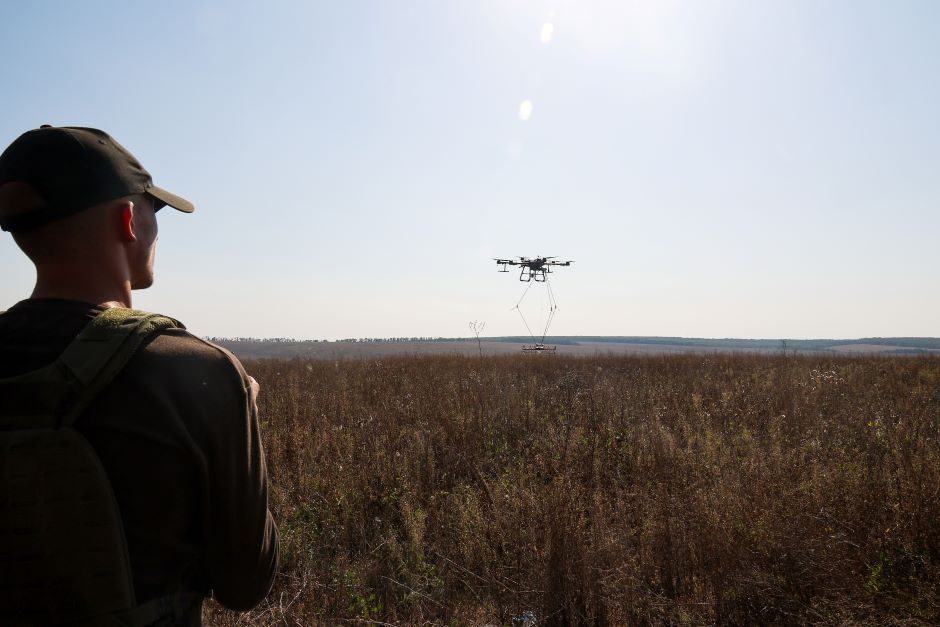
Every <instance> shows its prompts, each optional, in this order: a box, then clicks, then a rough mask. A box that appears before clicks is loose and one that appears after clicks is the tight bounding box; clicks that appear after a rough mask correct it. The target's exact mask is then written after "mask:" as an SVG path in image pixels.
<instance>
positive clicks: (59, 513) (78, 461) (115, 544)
mask: <svg viewBox="0 0 940 627" xmlns="http://www.w3.org/2000/svg"><path fill="white" fill-rule="evenodd" d="M172 328H183V325H182V324H180V323H179V322H177V321H176V320H173V319H172V318H167V317H166V316H161V315H157V314H151V313H146V312H142V311H136V310H133V309H107V310H105V311H104V312H103V313H101V314H99V315H98V317H96V318H95V319H94V320H93V321H91V322H89V323H88V325H87V326H86V327H85V328H84V329H83V330H82V332H81V333H80V334H79V335H78V336H77V337H76V338H75V340H73V341H72V343H71V344H69V346H68V348H66V349H65V352H63V353H62V354H61V355H60V356H59V357H58V358H57V359H56V360H55V361H54V362H52V363H51V364H49V365H48V366H46V367H44V368H40V369H38V370H34V371H32V372H27V373H25V374H22V375H19V376H16V377H10V378H7V379H0V625H16V626H19V625H23V626H26V625H29V626H30V627H33V626H41V625H68V626H70V627H79V626H81V627H85V626H86V625H87V626H92V625H94V626H99V625H100V626H108V625H114V626H126V627H131V626H133V627H138V626H143V625H151V624H155V623H156V624H176V623H175V620H178V619H180V618H181V612H182V608H185V607H189V608H192V605H193V604H194V603H198V600H199V597H198V595H195V594H189V593H182V592H181V593H180V594H176V595H173V596H171V597H166V598H160V599H155V600H152V601H149V602H147V603H144V604H143V605H138V604H137V600H136V598H135V596H134V581H133V577H132V573H131V568H130V560H129V557H128V553H127V540H126V538H125V535H124V527H123V524H122V521H121V514H120V512H119V510H118V505H117V501H116V500H115V498H114V492H113V491H112V488H111V482H110V481H109V480H108V476H107V474H106V473H105V470H104V467H103V466H102V464H101V460H100V459H99V458H98V455H97V454H96V453H95V451H94V450H93V449H92V447H91V445H90V444H89V443H88V441H87V440H86V439H85V438H84V437H83V436H82V435H81V434H80V433H79V432H78V431H76V430H75V429H74V428H73V426H72V425H73V424H74V422H75V420H76V419H77V418H78V417H79V416H80V415H81V414H82V413H83V412H84V411H85V410H86V409H87V407H88V406H89V404H90V403H91V402H92V401H93V400H94V399H95V397H97V396H98V394H99V393H100V392H101V391H102V390H104V389H105V388H106V387H107V385H108V384H109V383H111V381H112V380H113V379H114V377H115V376H116V375H117V374H118V373H119V372H120V371H121V369H122V368H123V367H124V366H125V365H126V364H127V362H128V361H129V360H130V358H131V356H132V355H133V354H134V351H136V350H137V348H139V347H140V345H141V344H142V343H143V342H144V341H145V340H146V339H147V338H148V337H150V336H151V335H153V334H155V333H158V332H159V331H161V330H163V329H172ZM174 615H175V616H176V619H174V618H173V617H174Z"/></svg>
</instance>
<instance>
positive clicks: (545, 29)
mask: <svg viewBox="0 0 940 627" xmlns="http://www.w3.org/2000/svg"><path fill="white" fill-rule="evenodd" d="M554 34H555V25H554V24H552V23H551V22H545V23H544V24H542V30H541V31H540V32H539V41H541V42H542V43H543V44H547V43H550V42H551V41H552V35H554Z"/></svg>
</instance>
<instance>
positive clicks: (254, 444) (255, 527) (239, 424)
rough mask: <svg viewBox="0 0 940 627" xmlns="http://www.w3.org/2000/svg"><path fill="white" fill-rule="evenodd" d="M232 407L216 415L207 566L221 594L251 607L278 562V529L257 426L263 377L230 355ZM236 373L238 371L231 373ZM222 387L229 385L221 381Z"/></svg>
mask: <svg viewBox="0 0 940 627" xmlns="http://www.w3.org/2000/svg"><path fill="white" fill-rule="evenodd" d="M228 356H229V359H230V360H231V362H230V363H231V364H232V365H234V366H235V368H234V371H235V372H232V369H231V368H229V374H228V379H229V385H231V386H232V387H231V388H230V390H231V394H226V395H225V396H226V397H228V398H229V399H231V401H230V402H231V407H229V408H225V409H223V410H222V414H223V415H217V416H215V420H213V424H214V425H215V426H214V428H213V429H212V434H211V437H210V447H209V449H210V450H209V451H208V456H207V458H206V463H207V465H208V468H207V469H206V470H207V474H208V477H207V478H208V486H207V489H208V495H207V496H208V498H207V503H206V505H207V510H206V511H205V512H204V520H205V521H206V523H205V525H206V526H205V530H204V532H205V535H206V539H207V555H206V557H207V566H208V575H209V579H210V585H211V586H212V588H213V593H214V596H215V598H216V600H217V601H218V602H219V603H221V604H222V605H224V606H225V607H227V608H229V609H233V610H247V609H251V608H252V607H254V606H255V605H257V604H258V603H259V602H261V600H262V599H264V597H265V596H266V595H267V594H268V592H269V591H270V590H271V586H272V584H273V582H274V575H275V573H276V571H277V562H278V533H277V527H276V526H275V524H274V518H273V517H272V515H271V512H270V511H269V510H268V487H267V470H266V468H265V461H264V451H263V450H262V447H261V438H260V432H259V427H258V404H257V394H258V383H257V382H256V381H255V380H254V379H253V378H252V377H249V376H248V375H247V374H246V373H245V371H244V369H243V368H242V367H241V364H240V363H239V362H238V360H237V359H236V358H235V357H234V356H232V355H231V354H229V355H228ZM232 375H236V376H232ZM220 387H227V385H225V386H220Z"/></svg>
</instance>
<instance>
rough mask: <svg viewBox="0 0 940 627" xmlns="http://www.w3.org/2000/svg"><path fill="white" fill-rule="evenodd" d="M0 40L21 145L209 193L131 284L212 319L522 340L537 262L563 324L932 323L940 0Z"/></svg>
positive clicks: (485, 8)
mask: <svg viewBox="0 0 940 627" xmlns="http://www.w3.org/2000/svg"><path fill="white" fill-rule="evenodd" d="M0 58H3V59H4V63H3V67H4V77H3V87H2V89H0V103H2V104H0V107H2V115H0V144H2V147H5V146H6V145H7V144H9V143H10V142H11V141H12V140H13V139H15V138H16V137H17V136H18V135H19V134H20V133H22V132H23V131H25V130H27V129H30V128H35V127H38V126H39V125H40V124H43V123H50V124H54V125H62V126H64V125H76V126H94V127H98V128H102V129H105V130H106V131H108V132H109V133H111V134H112V135H114V136H115V138H116V139H117V140H118V141H120V142H121V143H122V144H124V145H125V146H127V147H128V148H129V149H130V150H132V151H133V152H134V153H135V154H136V155H137V156H138V157H139V158H140V160H141V161H142V162H143V163H144V165H145V166H146V167H147V168H148V169H149V170H150V172H151V173H152V174H153V175H154V179H155V181H156V183H157V184H158V185H161V186H163V187H166V188H168V189H170V190H171V191H174V192H177V193H179V194H181V195H183V196H185V197H187V198H189V199H191V200H192V201H193V202H195V204H196V207H197V209H196V213H195V214H193V215H184V214H181V213H178V212H175V211H172V210H165V211H162V212H161V213H160V216H159V218H160V228H161V237H160V244H159V248H158V255H157V283H156V285H155V286H154V287H153V288H152V289H150V290H147V291H144V292H136V293H135V301H134V305H135V306H137V307H139V308H145V309H150V310H155V311H160V312H164V313H167V314H170V315H173V316H175V317H177V318H179V319H181V320H183V321H184V322H186V323H187V324H188V326H189V327H190V329H191V330H193V331H194V332H195V333H197V334H200V335H226V336H235V335H239V336H247V335H251V336H262V337H271V336H291V337H298V338H326V339H335V338H343V337H386V336H466V335H469V329H468V323H469V321H471V320H478V321H485V322H486V329H485V331H484V334H486V335H517V334H521V333H524V331H525V329H524V327H523V326H522V321H521V320H520V318H519V316H518V314H517V312H515V311H512V310H511V308H512V307H513V306H514V305H515V304H516V301H517V300H518V299H519V296H520V295H521V294H522V291H523V288H524V285H523V284H521V283H520V282H519V281H518V280H517V277H516V275H515V274H512V273H511V274H499V273H497V272H496V267H495V264H494V262H493V261H491V259H490V258H491V257H499V256H514V255H530V256H531V255H539V254H541V255H558V256H561V257H562V258H567V259H574V260H575V264H574V265H573V266H572V267H570V268H563V269H561V270H559V271H558V272H557V273H556V274H553V275H552V286H553V288H554V291H555V295H556V297H557V299H558V304H559V311H558V314H557V316H556V318H555V323H554V325H553V327H552V332H553V333H557V334H563V335H586V334H591V335H681V336H696V337H767V338H779V337H790V338H802V337H837V338H842V337H860V336H876V335H877V336H900V335H920V336H940V289H938V287H940V285H938V284H940V280H938V276H940V245H938V241H940V2H937V1H936V0H923V1H919V2H915V1H903V0H899V1H897V2H886V1H883V0H878V1H863V0H827V1H825V2H821V1H819V0H805V1H797V0H780V1H770V0H766V1H765V0H761V1H756V0H740V1H736V0H721V1H717V0H716V1H710V0H695V1H693V0H689V1H687V2H671V1H657V2H653V1H630V0H607V1H594V2H591V1H577V0H569V1H563V0H557V1H551V0H545V1H536V0H481V1H471V0H463V1H460V0H453V1H446V2H441V1H433V0H427V1H421V2H418V1H409V0H402V1H392V0H387V1H384V2H379V1H374V2H360V1H349V0H343V1H342V2H312V1H300V0H295V1H289V2H288V1H278V0H273V1H267V2H263V3H262V2H222V1H215V2H206V1H190V0H186V1H183V0H178V1H162V2H152V1H151V2H131V1H127V0H124V1H120V2H118V1H115V2H101V1H97V0H83V1H82V2H70V1H66V0H62V1H60V2H47V1H31V2H4V3H3V4H2V5H0ZM526 118H527V119H526ZM0 264H2V268H3V279H2V283H0V308H5V307H8V306H10V305H12V304H13V303H15V302H16V301H18V300H20V299H21V298H24V297H25V296H27V295H28V294H29V291H30V289H31V287H32V282H33V278H34V277H33V270H32V266H31V265H30V264H29V263H28V262H27V261H26V260H25V258H24V257H22V255H21V254H20V253H19V251H18V250H17V249H16V247H15V246H14V244H13V242H12V240H11V239H10V238H9V236H8V235H7V234H3V235H2V239H0ZM541 287H542V286H534V287H533V288H532V290H531V291H530V292H529V294H528V296H527V297H526V300H525V301H524V302H523V311H524V313H525V314H526V316H527V317H528V318H529V319H530V321H532V324H533V327H540V326H541V324H543V322H544V318H543V316H544V315H545V309H544V307H545V298H544V291H543V290H542V289H540V288H541Z"/></svg>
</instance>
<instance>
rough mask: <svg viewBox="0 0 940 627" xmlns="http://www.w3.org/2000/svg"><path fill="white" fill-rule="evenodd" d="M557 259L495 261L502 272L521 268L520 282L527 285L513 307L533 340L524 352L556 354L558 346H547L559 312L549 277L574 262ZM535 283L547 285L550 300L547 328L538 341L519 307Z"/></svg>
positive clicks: (547, 294)
mask: <svg viewBox="0 0 940 627" xmlns="http://www.w3.org/2000/svg"><path fill="white" fill-rule="evenodd" d="M556 259H557V257H532V258H529V257H517V258H515V259H494V261H495V262H496V265H497V266H500V269H499V271H500V272H509V266H519V268H520V272H519V280H520V281H522V282H524V283H526V284H527V285H526V288H525V290H524V291H523V292H522V296H521V297H520V298H519V301H518V302H517V303H516V306H515V307H513V309H515V310H516V311H518V312H519V317H520V318H522V323H523V324H524V325H525V328H526V331H528V332H529V336H530V337H531V338H532V346H527V345H525V344H524V345H523V346H522V350H523V351H524V352H544V351H550V352H554V351H555V350H556V349H557V347H556V346H545V336H546V335H548V329H549V327H550V326H551V324H552V319H553V318H554V317H555V312H556V311H558V301H556V300H555V294H554V292H553V291H552V286H551V284H550V283H549V281H548V275H549V274H551V273H552V268H555V267H563V266H570V265H571V264H572V263H574V262H573V261H556ZM533 283H543V284H545V294H546V297H547V299H548V314H547V317H546V320H545V328H544V329H542V336H541V338H539V339H536V337H535V334H534V333H532V328H531V327H530V326H529V322H528V321H527V320H526V318H525V315H524V314H523V313H522V309H520V308H519V305H521V304H522V301H523V300H525V297H526V295H527V294H528V293H529V289H530V288H531V287H532V284H533Z"/></svg>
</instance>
